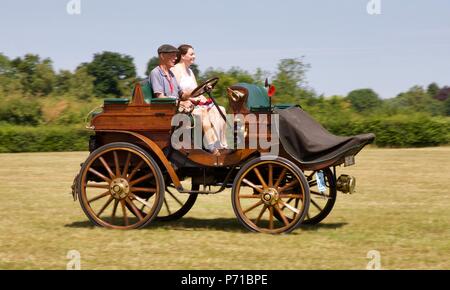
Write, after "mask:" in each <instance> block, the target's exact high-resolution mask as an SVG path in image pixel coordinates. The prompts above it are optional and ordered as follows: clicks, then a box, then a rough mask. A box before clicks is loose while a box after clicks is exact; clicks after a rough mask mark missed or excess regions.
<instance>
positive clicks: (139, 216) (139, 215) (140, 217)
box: [125, 198, 144, 221]
mask: <svg viewBox="0 0 450 290" xmlns="http://www.w3.org/2000/svg"><path fill="white" fill-rule="evenodd" d="M125 202H126V203H128V204H129V205H130V207H131V212H132V213H133V214H134V215H135V216H136V217H137V218H138V219H139V220H140V221H141V220H143V219H144V218H143V217H142V215H141V213H140V212H139V209H138V208H137V207H136V206H135V205H134V203H133V202H132V201H131V200H130V199H129V198H126V199H125Z"/></svg>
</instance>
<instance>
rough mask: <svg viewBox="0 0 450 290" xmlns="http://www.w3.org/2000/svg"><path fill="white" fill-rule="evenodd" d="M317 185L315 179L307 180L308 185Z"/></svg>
mask: <svg viewBox="0 0 450 290" xmlns="http://www.w3.org/2000/svg"><path fill="white" fill-rule="evenodd" d="M316 185H317V180H311V181H310V182H309V186H310V187H313V186H316Z"/></svg>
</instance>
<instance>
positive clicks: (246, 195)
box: [239, 194, 261, 198]
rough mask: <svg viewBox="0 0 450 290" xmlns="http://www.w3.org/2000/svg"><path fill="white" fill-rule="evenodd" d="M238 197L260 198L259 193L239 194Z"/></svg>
mask: <svg viewBox="0 0 450 290" xmlns="http://www.w3.org/2000/svg"><path fill="white" fill-rule="evenodd" d="M239 198H261V195H260V194H241V195H239Z"/></svg>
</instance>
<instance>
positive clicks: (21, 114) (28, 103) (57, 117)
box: [0, 51, 450, 126]
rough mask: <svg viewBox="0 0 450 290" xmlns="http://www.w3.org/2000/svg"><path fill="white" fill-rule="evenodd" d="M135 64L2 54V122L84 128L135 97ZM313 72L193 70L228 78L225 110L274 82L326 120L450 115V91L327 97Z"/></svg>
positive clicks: (119, 58)
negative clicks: (63, 64)
mask: <svg viewBox="0 0 450 290" xmlns="http://www.w3.org/2000/svg"><path fill="white" fill-rule="evenodd" d="M133 61H134V60H133V57H131V56H129V55H125V54H120V53H116V52H109V51H105V52H101V53H96V54H94V56H93V58H92V60H91V61H90V62H86V63H82V64H80V65H79V66H78V67H77V68H76V69H75V70H74V71H69V70H60V71H55V69H54V68H53V63H52V60H51V59H49V58H42V57H40V56H39V55H35V54H26V55H24V56H23V57H17V58H14V59H10V58H8V57H7V56H5V55H3V54H1V53H0V100H1V102H2V106H1V108H0V124H1V123H2V124H15V125H31V126H38V125H43V124H54V125H66V124H81V123H82V121H83V118H84V116H85V114H87V113H88V112H89V111H90V110H91V109H92V108H93V107H95V106H97V105H101V103H102V99H103V98H111V97H117V98H120V97H130V95H131V91H132V88H133V86H134V83H135V81H136V80H137V79H139V77H138V75H137V72H136V66H135V65H134V62H133ZM157 65H158V59H157V57H152V58H151V59H149V61H148V63H147V67H146V74H148V73H149V72H150V70H151V69H152V68H153V67H155V66H157ZM309 68H310V65H309V64H307V63H305V61H304V59H303V58H302V57H300V58H292V59H282V60H280V61H279V63H278V67H277V70H276V71H275V72H268V71H263V70H262V69H257V70H256V72H254V73H250V72H248V71H246V70H244V69H242V68H239V67H232V68H230V69H228V70H222V69H218V68H211V67H210V68H207V69H205V70H204V71H200V69H199V68H198V66H193V68H192V69H193V71H194V73H195V74H196V76H197V79H198V80H199V81H202V80H206V79H208V78H210V77H216V76H217V77H219V78H220V82H219V83H218V85H217V87H216V90H215V91H214V96H216V98H217V99H218V102H219V103H220V104H222V105H225V106H226V105H227V101H226V88H227V87H229V86H231V85H233V84H235V83H238V82H248V83H256V84H260V85H263V83H264V80H265V78H266V77H269V78H270V80H271V82H272V83H273V84H274V85H275V87H276V89H277V90H276V94H275V97H274V103H289V104H299V105H301V106H302V107H303V108H304V109H305V110H307V111H308V112H310V113H311V114H312V115H313V116H314V117H316V118H317V119H318V120H320V121H321V122H322V123H327V122H331V119H333V120H334V121H339V120H340V121H342V120H352V119H361V118H370V117H374V116H378V117H380V116H382V117H383V116H384V117H392V116H396V115H409V116H410V115H411V114H413V115H421V116H430V117H438V116H441V117H445V116H450V87H449V86H445V85H444V86H439V85H438V84H436V83H431V84H429V85H428V86H427V87H421V86H414V87H412V88H410V89H409V90H407V91H405V92H400V93H399V94H398V95H397V96H395V97H392V98H389V99H381V98H380V97H379V96H378V94H377V93H376V92H375V91H374V90H372V89H371V88H361V89H355V90H353V91H351V92H350V93H348V94H347V95H345V96H339V95H335V96H324V95H319V94H317V93H316V92H315V91H314V89H313V88H311V87H309V86H308V83H307V78H306V76H307V72H308V69H309ZM143 77H146V76H143Z"/></svg>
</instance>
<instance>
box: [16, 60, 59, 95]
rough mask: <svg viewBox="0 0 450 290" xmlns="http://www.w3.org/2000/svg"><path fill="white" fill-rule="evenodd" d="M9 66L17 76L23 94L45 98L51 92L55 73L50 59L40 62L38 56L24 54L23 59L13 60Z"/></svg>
mask: <svg viewBox="0 0 450 290" xmlns="http://www.w3.org/2000/svg"><path fill="white" fill-rule="evenodd" d="M11 64H12V65H13V67H14V69H15V73H17V74H19V78H20V81H21V83H22V86H23V89H24V91H25V93H28V94H31V95H33V96H46V95H49V94H50V93H51V92H52V91H53V85H54V83H55V72H54V71H53V66H52V61H51V60H50V59H48V58H46V59H44V60H42V61H41V59H40V57H39V56H38V55H34V54H26V55H25V56H24V57H23V58H20V57H18V58H16V59H14V60H13V61H12V62H11Z"/></svg>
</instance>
